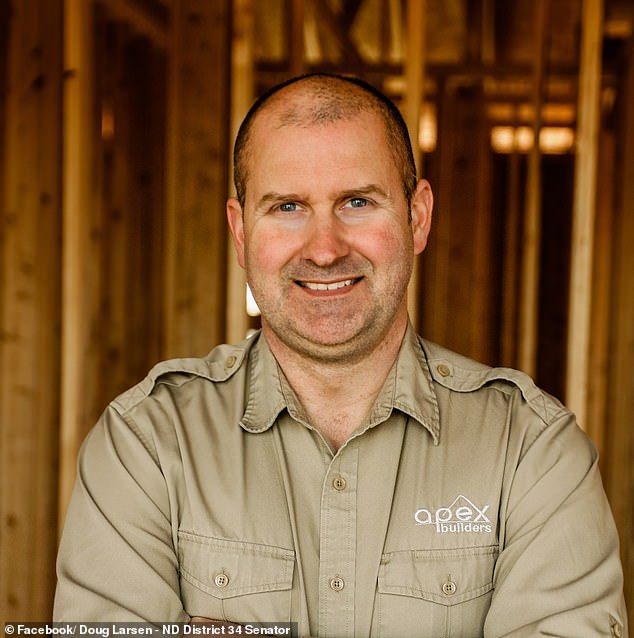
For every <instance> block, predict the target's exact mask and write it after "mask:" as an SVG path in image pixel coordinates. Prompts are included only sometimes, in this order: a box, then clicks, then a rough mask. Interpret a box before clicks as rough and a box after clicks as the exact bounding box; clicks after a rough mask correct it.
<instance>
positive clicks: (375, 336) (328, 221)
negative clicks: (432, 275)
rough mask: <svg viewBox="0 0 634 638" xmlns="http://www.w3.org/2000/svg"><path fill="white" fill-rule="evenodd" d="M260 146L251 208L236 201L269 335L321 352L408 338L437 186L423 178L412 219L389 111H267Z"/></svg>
mask: <svg viewBox="0 0 634 638" xmlns="http://www.w3.org/2000/svg"><path fill="white" fill-rule="evenodd" d="M249 148H250V157H249V160H248V162H249V163H248V180H247V186H246V200H245V206H244V211H242V210H241V208H240V205H239V204H238V202H237V201H236V200H230V201H229V203H228V206H227V210H228V217H229V223H230V226H231V230H232V234H233V238H234V242H235V245H236V250H237V253H238V260H239V262H240V265H241V266H243V267H245V268H246V270H247V279H248V282H249V285H250V287H251V290H252V292H253V295H254V297H255V300H256V301H257V303H258V305H259V307H260V311H261V314H262V328H263V331H264V333H265V335H266V336H267V339H269V340H274V341H275V340H276V341H277V342H278V343H281V344H283V345H284V346H286V347H288V348H290V349H291V350H292V351H294V352H296V353H299V354H301V355H303V356H309V357H311V358H314V359H316V360H321V361H353V360H355V359H357V358H360V357H362V356H363V355H364V354H366V353H369V352H371V351H373V350H374V349H376V348H377V347H380V345H381V343H382V342H384V341H385V339H386V337H387V336H389V335H395V334H397V333H398V338H399V339H400V338H401V337H402V334H403V331H404V329H405V325H406V321H407V303H406V290H407V284H408V281H409V278H410V275H411V270H412V260H413V255H414V254H415V253H419V252H421V251H422V250H423V248H424V246H425V242H426V238H427V233H428V230H429V221H430V215H431V192H430V191H429V187H428V185H427V184H426V182H421V184H420V185H419V189H418V190H417V192H416V195H415V196H414V202H413V206H412V222H411V223H410V222H409V221H408V205H407V201H406V199H405V195H404V192H403V184H402V178H401V174H400V172H399V171H398V169H397V167H396V165H395V162H394V159H393V156H392V153H391V152H390V149H389V147H388V143H387V139H386V134H385V130H384V126H383V123H382V121H381V120H380V118H379V117H378V116H377V115H375V114H373V113H362V114H360V115H359V116H356V117H355V118H354V119H347V120H339V121H335V122H331V123H327V124H319V125H313V126H302V125H285V126H279V125H278V123H277V120H276V118H275V114H274V113H273V114H271V113H265V114H263V115H260V117H259V118H258V119H257V120H256V122H255V125H254V128H253V130H252V135H251V138H250V140H249Z"/></svg>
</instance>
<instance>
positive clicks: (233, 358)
mask: <svg viewBox="0 0 634 638" xmlns="http://www.w3.org/2000/svg"><path fill="white" fill-rule="evenodd" d="M237 360H238V359H237V357H236V356H235V355H233V354H231V355H229V356H228V357H227V360H226V361H225V367H227V368H233V366H234V365H236V361H237Z"/></svg>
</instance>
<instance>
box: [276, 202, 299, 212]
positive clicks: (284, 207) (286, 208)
mask: <svg viewBox="0 0 634 638" xmlns="http://www.w3.org/2000/svg"><path fill="white" fill-rule="evenodd" d="M279 209H280V210H281V211H282V212H283V213H294V212H296V211H298V210H299V206H298V204H297V202H284V203H283V204H280V205H279Z"/></svg>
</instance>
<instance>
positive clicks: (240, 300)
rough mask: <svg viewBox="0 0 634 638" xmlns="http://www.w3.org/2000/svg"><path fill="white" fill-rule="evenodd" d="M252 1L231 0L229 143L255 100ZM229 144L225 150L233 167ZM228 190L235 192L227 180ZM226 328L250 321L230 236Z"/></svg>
mask: <svg viewBox="0 0 634 638" xmlns="http://www.w3.org/2000/svg"><path fill="white" fill-rule="evenodd" d="M253 9H254V8H253V0H234V2H233V37H232V40H231V49H232V55H231V126H230V130H231V144H233V142H234V141H235V138H236V135H237V133H238V129H239V128H240V123H241V122H242V119H243V117H244V116H245V115H246V113H247V111H248V110H249V107H250V106H251V104H252V102H253V99H254V88H253V87H254V83H253V55H254V53H253V32H254V31H253V30H254V15H253ZM231 151H232V146H231V145H230V152H229V153H228V156H229V162H230V164H231V167H232V169H233V157H232V153H231ZM229 181H230V184H229V192H231V193H232V194H235V189H234V187H233V180H232V179H230V180H229ZM227 243H228V248H227V274H228V277H227V329H226V334H225V339H226V341H227V342H228V343H237V342H239V341H242V339H244V338H245V336H246V335H247V331H248V328H249V321H248V317H247V314H246V285H247V278H246V275H245V272H244V270H243V269H242V268H241V267H240V265H239V264H238V261H237V259H236V254H235V250H234V248H233V242H232V241H231V237H230V236H229V237H228V238H227Z"/></svg>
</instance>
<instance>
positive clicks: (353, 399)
mask: <svg viewBox="0 0 634 638" xmlns="http://www.w3.org/2000/svg"><path fill="white" fill-rule="evenodd" d="M406 327H407V323H406V322H405V325H404V326H403V329H402V330H399V331H396V330H392V331H391V332H390V334H389V335H388V336H387V337H386V339H385V341H384V342H383V343H382V344H381V347H380V348H377V349H375V350H373V351H372V352H370V353H368V354H367V355H366V356H364V357H361V358H359V359H358V360H357V361H355V362H352V363H350V362H347V361H341V362H339V361H323V360H316V359H314V358H308V357H306V356H305V355H302V354H300V353H297V352H295V351H293V350H291V349H290V348H288V347H287V346H286V345H285V344H284V343H282V342H281V341H280V340H279V339H278V338H277V337H276V336H275V335H274V334H271V332H270V331H266V330H265V331H264V336H265V338H266V339H267V342H268V344H269V347H270V348H271V352H272V353H273V355H274V356H275V358H276V360H277V362H278V363H279V365H280V367H281V368H282V371H283V372H284V375H285V376H286V379H287V380H288V382H289V384H290V386H291V387H292V388H293V391H294V392H295V394H296V395H297V397H298V399H299V401H300V402H301V404H302V407H303V409H304V411H305V413H306V416H307V418H308V420H309V422H310V424H311V425H312V426H313V427H315V428H317V429H318V430H319V431H320V432H321V433H322V435H323V436H324V437H325V438H326V439H327V440H328V441H329V442H330V444H331V445H332V446H333V448H334V449H335V450H337V449H339V448H340V447H341V446H342V445H343V444H344V443H345V442H346V441H347V440H348V439H349V438H350V436H351V434H352V433H353V432H354V431H355V430H357V429H358V428H359V427H360V426H361V425H362V424H363V423H364V422H365V420H366V419H367V417H368V415H369V414H370V411H371V410H372V407H373V406H374V403H375V401H376V398H377V396H378V395H379V393H380V391H381V388H382V387H383V384H384V383H385V380H386V378H387V376H388V374H389V372H390V370H391V368H392V366H393V365H394V362H395V361H396V358H397V356H398V352H399V349H400V346H401V342H402V339H403V335H404V333H405V329H406Z"/></svg>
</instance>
